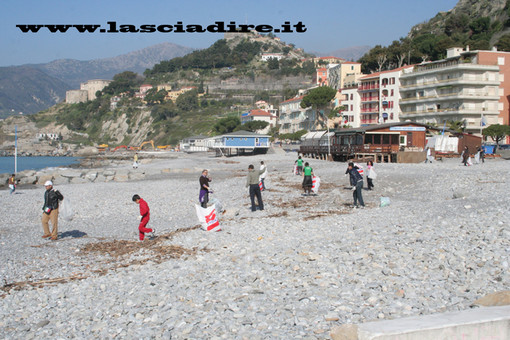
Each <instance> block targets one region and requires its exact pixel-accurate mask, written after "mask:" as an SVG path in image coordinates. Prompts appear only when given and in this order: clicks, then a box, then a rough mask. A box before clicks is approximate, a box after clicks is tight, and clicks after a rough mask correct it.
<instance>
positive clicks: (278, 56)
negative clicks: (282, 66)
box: [261, 53, 283, 61]
mask: <svg viewBox="0 0 510 340" xmlns="http://www.w3.org/2000/svg"><path fill="white" fill-rule="evenodd" d="M271 58H275V59H278V60H281V59H282V58H283V53H262V57H261V59H262V61H268V60H269V59H271Z"/></svg>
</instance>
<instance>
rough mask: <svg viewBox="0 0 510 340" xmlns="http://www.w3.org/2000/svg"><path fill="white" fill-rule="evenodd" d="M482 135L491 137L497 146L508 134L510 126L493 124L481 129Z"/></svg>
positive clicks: (509, 133)
mask: <svg viewBox="0 0 510 340" xmlns="http://www.w3.org/2000/svg"><path fill="white" fill-rule="evenodd" d="M482 135H484V136H488V137H491V138H492V140H493V141H495V142H496V147H497V146H499V142H500V141H502V140H503V139H504V138H505V137H506V136H510V126H509V125H501V124H493V125H491V126H488V127H486V128H485V129H483V130H482Z"/></svg>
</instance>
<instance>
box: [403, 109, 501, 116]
mask: <svg viewBox="0 0 510 340" xmlns="http://www.w3.org/2000/svg"><path fill="white" fill-rule="evenodd" d="M481 114H484V115H499V111H498V110H497V109H494V110H489V109H486V108H473V109H465V108H462V107H461V108H445V109H428V110H414V111H405V110H402V112H401V113H400V115H411V116H449V115H481Z"/></svg>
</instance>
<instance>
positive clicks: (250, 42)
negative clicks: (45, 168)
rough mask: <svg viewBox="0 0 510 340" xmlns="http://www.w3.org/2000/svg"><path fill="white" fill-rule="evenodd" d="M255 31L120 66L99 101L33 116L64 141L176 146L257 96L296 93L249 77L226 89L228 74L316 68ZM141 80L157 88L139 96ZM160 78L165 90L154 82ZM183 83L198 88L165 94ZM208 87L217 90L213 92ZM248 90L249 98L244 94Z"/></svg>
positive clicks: (210, 130)
mask: <svg viewBox="0 0 510 340" xmlns="http://www.w3.org/2000/svg"><path fill="white" fill-rule="evenodd" d="M255 38H256V39H257V40H258V41H254V39H249V38H243V39H233V40H228V41H227V40H218V41H217V42H215V43H214V44H213V45H212V46H210V47H209V48H207V49H203V50H198V51H194V52H192V53H190V54H188V55H186V56H183V57H177V58H173V59H171V60H167V61H163V62H160V63H158V64H156V65H155V66H154V67H153V68H151V69H147V70H146V71H145V72H144V76H140V75H138V74H136V73H133V72H130V71H126V72H122V73H119V74H117V75H115V76H114V77H113V81H112V82H111V83H110V85H108V86H107V87H105V88H104V89H103V90H102V91H101V92H98V93H96V95H97V98H96V99H95V100H92V101H88V102H86V103H79V104H60V105H57V106H55V107H54V108H52V109H50V110H47V111H45V112H41V113H40V114H36V115H34V116H32V117H31V119H32V120H33V121H34V122H35V123H36V124H37V125H38V126H40V127H47V128H50V127H51V128H52V129H53V130H63V131H64V132H63V133H62V136H63V138H64V141H65V142H73V143H86V144H102V143H106V144H111V145H123V144H127V145H138V144H140V143H141V142H142V141H144V140H154V141H155V142H156V143H157V144H158V145H168V144H171V145H174V144H176V143H177V142H178V141H179V140H180V139H182V138H184V137H188V136H191V135H198V134H209V135H211V134H217V133H220V131H221V129H218V128H217V124H216V123H217V122H218V120H219V119H221V118H225V117H239V116H240V113H241V112H245V111H246V110H248V109H252V108H254V106H253V103H254V102H255V101H257V100H266V101H267V102H272V103H273V104H275V105H277V104H278V102H279V100H280V99H281V98H289V97H292V96H294V95H295V94H296V90H295V89H293V88H282V89H281V90H279V91H277V90H248V89H247V87H246V86H245V85H244V84H241V85H239V87H238V88H235V89H233V90H225V89H222V88H221V82H223V81H225V80H228V79H230V78H234V79H236V81H237V79H243V81H247V82H257V79H260V78H263V79H264V80H265V81H268V80H269V81H271V82H273V83H274V82H278V81H284V79H285V77H286V76H295V75H301V76H306V77H309V79H311V74H313V72H314V71H315V67H314V65H313V63H312V62H308V63H304V64H303V65H301V63H300V60H299V59H298V57H302V56H303V54H298V53H296V51H295V50H294V48H293V46H288V45H286V44H285V43H282V42H280V41H278V40H276V39H274V38H273V37H266V38H264V37H262V38H261V37H260V36H256V37H255ZM262 52H280V53H284V54H291V53H292V54H293V58H287V59H283V60H281V61H278V60H276V59H271V60H270V61H269V62H262V61H261V60H260V54H261V53H262ZM278 79H279V80H278ZM144 83H145V84H152V85H153V88H152V89H150V90H149V91H148V92H147V94H146V97H145V101H142V100H141V99H139V98H137V97H136V96H135V93H136V92H137V91H139V88H140V85H141V84H144ZM163 84H165V86H166V88H165V89H158V88H157V85H163ZM213 85H214V86H213ZM295 85H296V86H299V84H295ZM185 86H187V87H189V86H193V88H194V89H193V90H191V91H187V92H184V93H183V94H181V95H180V96H179V97H177V99H176V100H175V101H172V100H165V96H166V95H167V93H168V91H169V88H171V90H172V91H176V90H179V89H181V88H183V87H185ZM209 86H211V87H212V88H213V90H211V91H209ZM167 90H168V91H167ZM246 96H247V97H248V98H251V100H248V102H247V101H246V100H243V98H244V97H246ZM112 98H114V99H115V101H114V102H115V105H112ZM278 98H280V99H278ZM237 119H238V118H237ZM255 125H256V124H255ZM255 125H254V127H255ZM215 126H216V127H215Z"/></svg>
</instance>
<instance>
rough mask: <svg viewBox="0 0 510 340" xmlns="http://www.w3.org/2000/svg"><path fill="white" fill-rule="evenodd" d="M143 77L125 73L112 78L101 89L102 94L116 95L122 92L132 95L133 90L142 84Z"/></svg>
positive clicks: (129, 72) (128, 72)
mask: <svg viewBox="0 0 510 340" xmlns="http://www.w3.org/2000/svg"><path fill="white" fill-rule="evenodd" d="M143 80H144V79H143V77H141V76H139V75H138V74H136V73H134V72H131V71H125V72H122V73H118V74H116V75H114V76H113V81H112V82H111V83H110V84H109V85H108V86H106V87H105V88H104V89H103V93H105V94H111V95H117V94H120V93H124V92H129V93H131V94H133V93H134V92H135V89H136V88H138V87H139V86H140V85H141V84H142V83H143Z"/></svg>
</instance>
